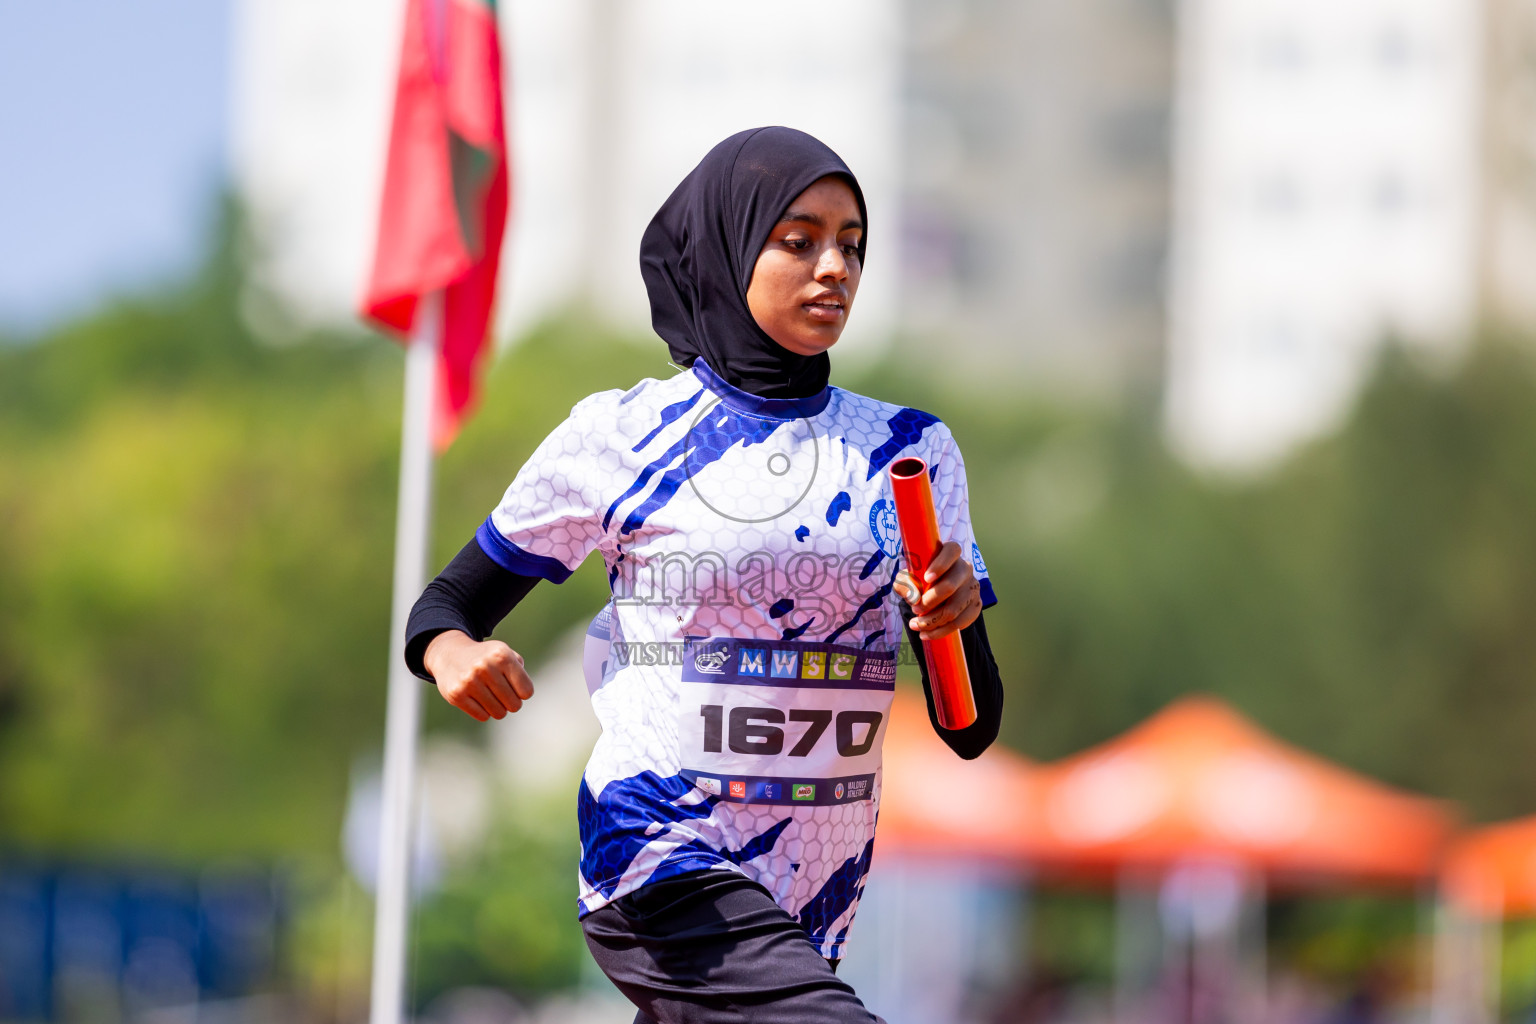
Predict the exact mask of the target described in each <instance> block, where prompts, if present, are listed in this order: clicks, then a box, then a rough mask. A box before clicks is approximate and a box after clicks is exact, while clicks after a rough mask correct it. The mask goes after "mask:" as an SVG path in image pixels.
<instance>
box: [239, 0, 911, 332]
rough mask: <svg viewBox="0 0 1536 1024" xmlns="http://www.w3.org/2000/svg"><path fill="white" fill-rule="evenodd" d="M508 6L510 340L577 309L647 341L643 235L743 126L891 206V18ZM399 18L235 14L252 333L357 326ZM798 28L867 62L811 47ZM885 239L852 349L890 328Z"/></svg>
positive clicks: (859, 13) (362, 11)
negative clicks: (775, 135)
mask: <svg viewBox="0 0 1536 1024" xmlns="http://www.w3.org/2000/svg"><path fill="white" fill-rule="evenodd" d="M500 8H501V24H502V30H503V45H504V47H505V53H504V57H505V60H506V64H507V68H508V72H509V73H508V81H509V83H510V91H511V96H510V100H511V102H510V104H509V106H508V118H509V122H510V124H509V130H510V133H511V140H512V147H513V154H512V158H513V168H512V170H513V213H512V222H511V230H510V231H509V233H508V239H507V250H506V253H505V259H504V261H503V266H504V268H505V271H504V277H503V282H502V302H501V308H500V316H501V318H500V321H499V327H500V330H501V332H502V334H503V336H504V337H505V336H507V335H509V334H513V333H516V332H517V331H519V330H522V329H524V328H526V327H528V326H530V325H531V324H533V323H536V322H538V321H539V320H541V319H543V318H545V317H547V316H550V315H552V314H554V313H556V312H557V311H559V310H562V309H565V308H567V307H569V306H571V305H573V304H576V303H584V304H586V305H588V306H589V307H590V308H592V309H594V310H596V311H597V312H598V313H600V314H601V315H603V316H605V317H606V318H607V319H609V320H611V321H613V322H614V323H615V324H616V325H618V326H620V327H624V328H630V329H635V330H646V329H648V327H649V323H650V312H649V307H648V305H647V303H646V300H645V292H644V288H643V285H642V283H641V281H640V275H639V246H640V234H641V232H642V231H643V230H644V228H645V225H646V224H647V223H648V222H649V220H650V218H651V216H652V215H653V214H654V213H655V211H656V209H657V207H659V206H660V205H661V203H662V201H663V200H664V199H666V197H667V196H668V195H669V194H670V193H671V191H672V189H673V188H674V187H676V185H677V183H678V182H679V181H681V180H682V177H683V175H685V174H686V173H687V172H688V171H689V169H691V168H692V167H693V165H694V164H696V163H697V162H698V160H699V159H700V158H701V157H702V156H703V155H704V153H705V152H706V151H707V150H708V149H709V147H710V146H712V145H713V144H715V143H716V142H718V141H720V140H721V139H722V138H724V137H726V136H727V135H729V134H731V133H733V132H736V131H739V130H741V129H743V128H748V127H753V126H755V125H763V124H789V125H793V126H794V127H798V128H802V129H804V130H806V131H809V132H812V133H814V134H816V135H817V136H819V137H820V138H822V139H824V140H825V141H826V142H827V143H828V144H830V145H831V146H832V147H833V148H835V149H836V150H838V152H839V153H841V154H842V155H843V156H844V158H845V159H847V161H848V162H849V164H850V165H851V166H852V167H854V168H855V169H856V170H857V171H858V173H859V177H860V182H861V184H862V185H863V186H864V189H865V192H866V195H867V197H868V200H869V203H870V205H871V207H872V208H873V209H875V210H877V211H883V210H893V209H894V207H895V202H894V193H895V183H894V171H895V167H896V164H897V160H896V131H897V107H896V93H897V90H896V85H895V82H896V59H895V54H896V49H895V33H896V29H897V24H896V18H895V8H894V5H893V0H853V2H849V3H845V4H840V5H837V6H836V7H835V8H828V7H826V6H825V5H821V4H816V3H813V2H810V0H789V2H784V3H777V4H772V5H737V4H731V5H707V6H703V5H698V4H693V3H687V2H685V0H624V2H620V0H567V2H562V3H558V4H539V3H533V2H530V0H503V2H502V3H501V4H500ZM403 10H404V2H403V0H387V2H384V3H378V2H369V0H334V2H332V3H328V4H324V5H315V4H311V3H306V2H305V0H260V2H257V0H246V2H244V3H242V4H240V16H239V19H238V23H237V24H238V29H237V33H238V35H237V41H236V51H237V53H238V54H239V59H238V62H237V65H238V70H237V82H236V90H235V93H236V118H235V130H234V135H235V139H236V142H235V159H234V161H233V163H234V167H235V173H236V178H237V184H238V186H239V188H240V190H241V193H242V194H243V195H244V196H245V198H246V201H247V203H248V204H249V206H250V208H251V210H252V212H253V214H254V218H253V221H254V225H255V228H256V234H257V237H258V252H257V272H258V278H259V288H258V289H257V294H256V295H255V296H253V303H252V305H253V310H252V312H253V314H254V316H255V318H256V319H257V320H258V321H260V320H261V317H262V316H263V315H266V314H272V315H275V314H276V312H277V311H278V310H280V309H283V308H287V309H288V310H289V311H290V313H289V315H293V314H297V317H298V319H299V322H300V323H299V326H302V325H312V324H316V323H336V322H346V321H349V320H351V319H352V317H353V315H354V314H353V308H354V302H355V298H356V296H357V294H358V292H359V290H360V289H361V286H362V281H363V275H364V273H365V270H366V263H367V260H368V258H369V253H370V250H371V246H372V244H373V234H374V223H375V219H376V217H377V206H378V196H379V190H380V177H381V175H382V170H383V157H384V147H385V138H386V129H387V123H388V117H389V105H390V102H391V98H392V95H393V82H394V73H395V67H396V63H397V61H398V47H399V32H400V20H401V17H402V15H403ZM807 24H815V25H816V26H817V30H818V31H823V32H826V31H830V32H831V33H832V34H833V35H834V36H837V35H839V34H840V35H841V36H842V37H845V38H847V39H849V40H854V39H857V40H858V46H857V47H855V48H852V49H850V50H848V51H847V52H845V53H828V52H827V50H826V49H825V48H822V47H815V46H809V45H804V40H803V35H804V27H805V26H806V25H807ZM786 40H790V41H793V43H792V44H787V43H786ZM850 112H852V113H853V114H856V116H850ZM894 221H895V218H894V216H891V217H889V218H888V219H886V220H884V221H882V220H879V219H877V220H876V223H875V224H874V225H872V227H873V230H872V231H871V234H870V253H869V259H870V262H871V263H872V264H873V265H875V266H877V267H880V268H882V269H884V268H887V267H889V268H892V270H891V271H890V272H887V273H882V274H872V275H870V278H869V282H868V284H867V286H866V287H865V288H863V289H861V291H860V295H859V316H858V317H857V318H855V319H854V321H853V325H852V326H851V327H850V331H849V338H848V342H849V343H850V345H849V347H851V348H858V347H859V346H860V344H861V342H862V343H866V344H867V342H868V340H870V339H875V338H880V337H883V336H885V335H886V334H888V332H889V330H890V328H891V326H892V320H893V316H892V308H891V303H892V299H893V297H894V295H895V294H896V290H897V282H896V275H895V273H894V268H895V266H896V265H897V262H898V260H897V253H896V239H897V236H898V233H897V231H896V228H895V223H894ZM263 294H266V295H269V296H275V297H277V298H279V299H280V300H281V302H279V303H264V302H262V301H261V299H262V295H263ZM269 319H271V318H270V317H269ZM270 326H272V327H273V328H275V329H277V330H278V332H279V333H281V331H282V329H283V328H284V326H285V325H284V324H283V323H281V322H272V323H270Z"/></svg>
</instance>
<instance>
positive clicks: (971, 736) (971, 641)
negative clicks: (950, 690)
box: [901, 601, 1003, 761]
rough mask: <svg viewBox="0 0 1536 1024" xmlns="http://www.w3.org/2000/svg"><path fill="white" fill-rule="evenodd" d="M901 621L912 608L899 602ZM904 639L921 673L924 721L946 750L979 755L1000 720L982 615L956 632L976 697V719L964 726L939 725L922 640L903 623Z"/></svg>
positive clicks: (999, 686)
mask: <svg viewBox="0 0 1536 1024" xmlns="http://www.w3.org/2000/svg"><path fill="white" fill-rule="evenodd" d="M901 612H902V616H901V619H902V623H903V624H904V625H905V623H906V622H907V621H908V620H909V619H911V618H912V609H911V607H910V606H908V604H907V603H906V602H905V601H903V602H902V603H901ZM907 640H908V642H910V643H911V644H912V649H913V650H914V651H916V652H917V670H918V671H919V672H921V673H922V674H923V696H924V697H926V698H927V699H928V721H930V722H932V723H933V731H934V732H936V733H938V734H939V738H940V739H942V740H943V741H944V742H945V743H947V744H949V749H951V750H953V751H954V752H955V753H957V754H959V755H960V756H961V757H963V758H965V759H966V760H967V761H969V760H971V759H972V758H976V757H980V756H981V752H982V751H983V750H986V749H987V748H988V747H990V746H991V745H992V741H993V740H995V739H997V730H998V727H999V726H1000V725H1002V721H1003V681H1002V680H1001V679H1000V678H998V674H997V659H995V658H993V657H992V645H991V644H990V643H989V642H988V641H987V623H986V620H985V618H984V617H983V616H982V615H978V616H977V617H976V621H975V622H973V623H971V624H970V625H969V626H966V627H965V628H964V629H962V630H961V631H960V643H961V645H962V646H963V647H964V648H965V667H966V668H967V670H969V672H970V674H971V693H972V694H973V695H974V696H975V698H976V721H974V722H972V723H971V724H970V725H968V726H966V727H965V728H964V729H946V728H944V727H943V726H941V725H939V714H938V711H937V710H935V708H934V706H933V685H932V684H931V683H929V681H928V661H927V659H926V658H924V657H923V641H922V638H921V637H920V636H919V635H918V633H917V631H916V630H914V629H912V627H910V626H907Z"/></svg>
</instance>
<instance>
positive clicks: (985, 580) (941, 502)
mask: <svg viewBox="0 0 1536 1024" xmlns="http://www.w3.org/2000/svg"><path fill="white" fill-rule="evenodd" d="M930 472H931V473H932V474H933V479H932V484H933V508H934V512H935V513H936V515H937V518H938V520H939V536H940V537H942V538H943V539H945V540H952V541H954V542H955V543H956V544H959V545H960V551H961V555H962V557H964V558H967V559H969V560H970V563H971V569H972V571H974V572H975V573H976V579H977V581H978V582H980V584H981V606H982V607H983V608H990V607H992V606H993V605H995V604H997V595H996V594H995V593H994V592H993V590H992V578H991V576H989V575H988V574H987V563H986V562H985V561H983V560H982V557H981V547H980V546H979V545H978V544H977V543H976V534H975V532H974V531H973V530H972V528H971V499H970V492H969V489H968V487H967V486H966V482H965V459H963V458H962V457H961V456H960V446H959V445H957V444H955V438H954V436H953V435H952V434H950V433H949V431H948V430H947V429H946V430H945V432H944V440H943V444H942V447H941V448H940V449H939V457H938V458H937V459H935V460H933V463H932V468H931V469H930Z"/></svg>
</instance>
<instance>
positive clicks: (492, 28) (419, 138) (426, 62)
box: [362, 0, 507, 451]
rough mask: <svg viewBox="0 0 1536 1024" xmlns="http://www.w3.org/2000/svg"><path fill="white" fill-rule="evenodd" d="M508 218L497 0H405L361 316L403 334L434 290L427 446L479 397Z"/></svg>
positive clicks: (447, 436)
mask: <svg viewBox="0 0 1536 1024" xmlns="http://www.w3.org/2000/svg"><path fill="white" fill-rule="evenodd" d="M506 222H507V136H506V128H505V127H504V122H503V111H502V102H501V43H500V40H499V38H498V36H497V32H496V3H495V0H406V11H405V40H404V44H403V46H402V47H401V53H400V77H399V80H398V82H397V83H396V86H395V115H394V121H393V123H392V124H391V126H390V133H389V158H388V164H387V165H386V167H385V171H384V199H383V204H382V208H381V209H380V211H379V235H378V244H377V247H376V248H375V249H374V255H373V271H372V273H371V274H370V275H369V277H368V288H367V292H366V294H365V295H364V297H363V308H362V313H363V316H364V317H365V318H366V319H368V320H370V321H372V322H373V323H375V324H377V325H378V326H380V327H383V328H386V329H389V330H391V331H394V332H396V333H398V334H400V335H402V336H404V337H407V338H408V337H409V336H410V333H411V331H412V329H413V328H414V327H415V326H416V316H417V311H418V309H419V308H420V305H421V299H422V297H423V296H425V295H428V294H430V293H432V292H436V291H440V292H442V293H443V303H442V309H443V331H442V352H441V356H440V359H439V366H438V395H437V403H436V411H435V414H434V418H433V441H434V443H435V444H436V446H437V448H438V450H439V451H441V450H442V449H444V448H446V447H447V446H448V444H449V443H450V442H451V441H452V440H453V438H454V435H455V434H457V433H458V429H459V425H460V423H461V422H462V421H463V419H464V417H465V415H466V414H467V413H468V409H469V406H470V405H471V403H472V402H473V401H474V399H475V397H476V394H475V392H476V387H475V382H476V381H475V378H476V369H477V366H478V364H479V363H480V361H481V353H482V351H483V350H484V347H485V342H486V338H487V335H488V334H489V333H490V323H491V309H492V306H493V305H494V304H495V298H496V268H497V264H498V263H499V262H500V258H501V238H502V233H503V231H504V230H505V227H506Z"/></svg>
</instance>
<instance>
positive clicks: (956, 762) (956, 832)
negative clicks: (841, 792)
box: [877, 689, 1043, 862]
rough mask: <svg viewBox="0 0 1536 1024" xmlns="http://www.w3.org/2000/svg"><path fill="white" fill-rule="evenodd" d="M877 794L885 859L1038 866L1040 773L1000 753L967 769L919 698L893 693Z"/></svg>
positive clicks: (971, 763) (996, 750) (880, 843)
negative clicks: (921, 857) (913, 856)
mask: <svg viewBox="0 0 1536 1024" xmlns="http://www.w3.org/2000/svg"><path fill="white" fill-rule="evenodd" d="M884 751H885V752H884V756H883V758H882V761H883V765H884V767H883V769H882V775H881V787H880V833H879V835H880V838H879V841H878V843H877V845H878V846H879V848H880V849H881V850H882V851H889V850H896V851H900V852H905V853H921V854H937V855H945V856H950V855H960V856H967V857H974V858H979V859H984V860H998V861H1009V862H1018V861H1023V860H1030V859H1035V858H1036V857H1037V855H1038V854H1039V853H1041V850H1040V844H1041V842H1042V835H1043V834H1042V832H1041V830H1040V829H1039V827H1038V823H1037V822H1035V821H1033V820H1032V818H1031V814H1030V812H1031V811H1032V810H1033V809H1034V808H1035V807H1037V806H1038V805H1039V801H1038V798H1037V795H1036V792H1035V791H1036V788H1037V779H1036V777H1035V775H1036V770H1037V769H1036V768H1035V766H1034V765H1033V764H1031V763H1030V762H1029V761H1027V760H1025V759H1024V758H1023V757H1020V756H1019V755H1018V754H1015V753H1014V752H1013V751H1011V750H1008V749H1006V748H1004V747H1002V746H1000V745H994V746H993V747H992V748H991V749H989V750H988V751H987V752H986V753H984V754H982V755H981V756H980V757H978V758H976V760H974V761H963V760H961V759H960V758H959V757H958V756H956V754H955V752H954V751H952V750H950V749H949V747H947V746H945V745H944V741H943V740H941V739H939V737H938V736H937V735H935V733H934V731H933V728H932V726H931V725H930V724H929V721H928V708H927V706H926V705H925V704H924V701H923V698H922V696H921V695H919V694H917V693H914V692H912V691H910V690H907V689H898V690H897V691H896V700H895V702H894V703H893V704H892V706H891V716H890V721H889V722H888V723H887V725H886V732H885V747H884Z"/></svg>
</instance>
